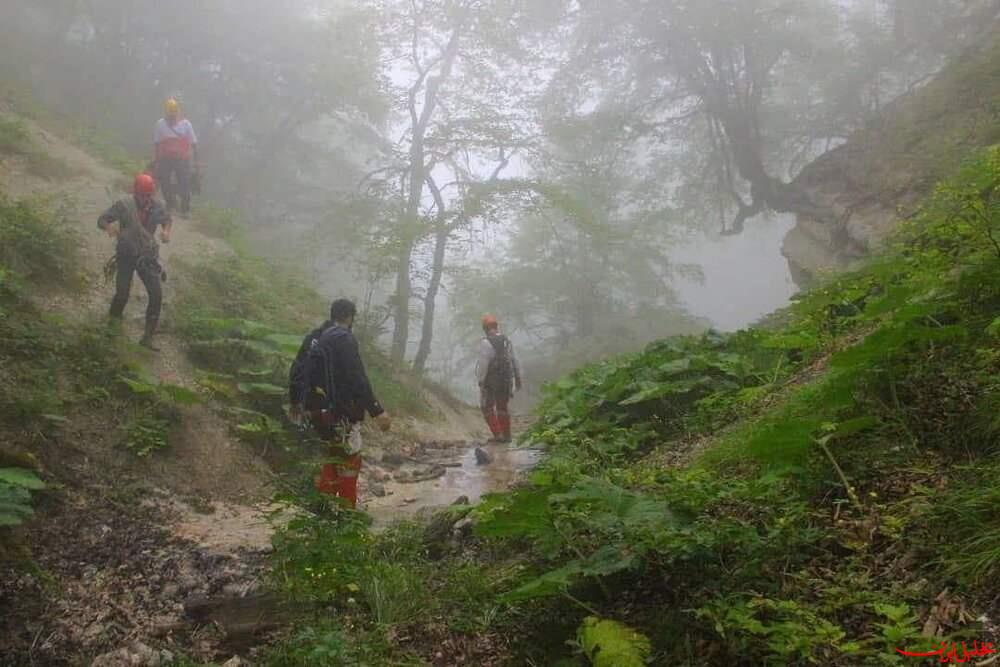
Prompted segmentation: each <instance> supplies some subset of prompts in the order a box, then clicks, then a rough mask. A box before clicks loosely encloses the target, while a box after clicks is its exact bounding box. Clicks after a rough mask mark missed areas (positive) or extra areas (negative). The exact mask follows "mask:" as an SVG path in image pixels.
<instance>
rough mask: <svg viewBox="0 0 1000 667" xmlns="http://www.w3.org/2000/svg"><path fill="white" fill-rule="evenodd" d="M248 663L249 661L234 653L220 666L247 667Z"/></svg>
mask: <svg viewBox="0 0 1000 667" xmlns="http://www.w3.org/2000/svg"><path fill="white" fill-rule="evenodd" d="M249 665H250V663H249V662H247V661H246V660H244V659H243V658H241V657H240V656H238V655H234V656H233V657H231V658H230V659H229V660H226V661H225V662H224V663H222V667H248V666H249Z"/></svg>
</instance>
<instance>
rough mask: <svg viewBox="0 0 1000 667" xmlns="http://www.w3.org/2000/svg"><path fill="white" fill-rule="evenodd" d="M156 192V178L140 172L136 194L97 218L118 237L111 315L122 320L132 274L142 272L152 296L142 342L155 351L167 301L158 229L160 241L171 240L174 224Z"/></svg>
mask: <svg viewBox="0 0 1000 667" xmlns="http://www.w3.org/2000/svg"><path fill="white" fill-rule="evenodd" d="M155 192H156V182H155V181H154V180H153V177H152V176H150V175H149V174H146V173H143V174H139V175H138V176H136V177H135V181H133V183H132V196H130V197H123V198H121V199H119V200H118V201H116V202H115V203H114V204H113V205H112V206H111V208H109V209H108V210H107V211H105V212H104V213H103V214H101V217H99V218H98V219H97V228H98V229H100V230H101V231H103V232H106V233H107V235H108V236H110V237H111V238H113V239H117V244H116V246H115V257H114V260H113V261H114V264H115V296H114V298H112V300H111V312H110V315H111V318H112V319H113V320H120V319H121V317H122V314H123V313H124V312H125V304H126V303H128V297H129V292H130V291H131V289H132V275H133V274H135V273H138V274H139V280H141V281H142V284H143V285H144V286H145V287H146V294H147V295H149V303H148V304H147V306H146V328H145V331H144V333H143V336H142V340H140V341H139V343H140V344H141V345H143V346H145V347H148V348H149V349H151V350H153V351H156V348H155V347H154V346H153V335H154V334H155V333H156V327H157V325H158V324H159V321H160V307H161V306H162V303H163V289H162V287H161V285H160V282H161V280H163V279H165V278H166V276H165V275H164V273H163V269H162V268H161V266H160V260H159V246H158V245H157V243H156V232H157V228H159V231H160V240H161V241H163V242H164V243H169V242H170V230H171V228H172V227H173V222H172V221H171V219H170V215H169V214H168V213H167V212H166V210H165V209H164V208H163V205H162V204H160V203H159V202H158V201H156V199H155V198H154V196H153V195H154V194H155Z"/></svg>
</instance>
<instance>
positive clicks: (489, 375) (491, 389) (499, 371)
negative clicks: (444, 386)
mask: <svg viewBox="0 0 1000 667" xmlns="http://www.w3.org/2000/svg"><path fill="white" fill-rule="evenodd" d="M482 324H483V333H484V334H486V336H485V337H484V338H483V339H482V341H481V342H480V343H479V360H478V362H477V363H476V380H477V382H478V383H479V405H480V408H481V409H482V411H483V417H484V418H485V419H486V425H487V426H489V428H490V433H492V434H493V437H492V438H491V440H490V442H510V441H511V439H512V438H511V433H510V408H509V405H508V404H509V403H510V399H511V396H513V394H514V392H515V391H520V390H521V366H520V364H519V363H518V361H517V357H516V356H515V355H514V346H513V345H511V342H510V339H508V338H507V337H506V336H504V335H503V334H502V333H500V323H499V322H498V321H497V318H496V317H494V316H493V315H484V316H483V320H482Z"/></svg>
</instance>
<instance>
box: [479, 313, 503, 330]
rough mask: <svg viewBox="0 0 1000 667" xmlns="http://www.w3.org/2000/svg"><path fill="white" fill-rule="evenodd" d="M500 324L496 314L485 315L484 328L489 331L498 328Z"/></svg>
mask: <svg viewBox="0 0 1000 667" xmlns="http://www.w3.org/2000/svg"><path fill="white" fill-rule="evenodd" d="M499 326H500V323H499V322H498V321H497V318H496V315H483V329H484V330H485V331H489V330H490V329H496V328H497V327H499Z"/></svg>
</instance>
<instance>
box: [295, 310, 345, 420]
mask: <svg viewBox="0 0 1000 667" xmlns="http://www.w3.org/2000/svg"><path fill="white" fill-rule="evenodd" d="M329 329H330V325H329V323H327V324H325V325H324V326H322V327H319V328H318V329H313V330H312V331H310V332H309V334H308V335H306V337H305V339H304V340H303V341H302V347H301V348H300V349H299V353H298V354H297V355H296V357H295V360H294V361H293V362H292V366H291V368H290V369H289V371H288V393H289V399H290V400H291V402H292V403H300V404H302V406H303V408H305V410H307V411H316V410H326V409H329V408H330V406H331V405H332V404H333V392H334V388H333V381H332V379H331V377H330V375H331V374H330V361H329V358H328V356H329V355H328V354H327V353H326V351H325V349H324V348H322V347H320V340H321V338H322V336H323V334H324V333H325V332H326V331H327V330H329Z"/></svg>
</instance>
